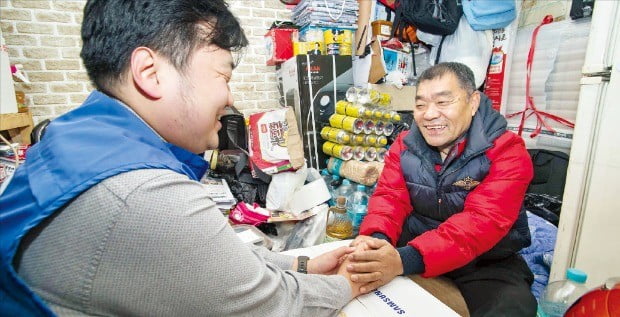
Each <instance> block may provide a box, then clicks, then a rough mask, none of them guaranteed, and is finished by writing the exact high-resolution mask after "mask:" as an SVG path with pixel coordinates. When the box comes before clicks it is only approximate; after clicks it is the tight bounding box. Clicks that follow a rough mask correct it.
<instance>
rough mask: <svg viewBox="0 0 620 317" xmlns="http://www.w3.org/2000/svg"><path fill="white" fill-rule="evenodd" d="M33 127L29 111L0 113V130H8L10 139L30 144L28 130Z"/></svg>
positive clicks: (30, 130)
mask: <svg viewBox="0 0 620 317" xmlns="http://www.w3.org/2000/svg"><path fill="white" fill-rule="evenodd" d="M33 127H34V122H33V121H32V114H31V113H30V112H24V113H8V114H0V131H5V130H7V131H9V135H10V136H11V139H12V141H15V142H20V143H22V144H30V132H32V128H33Z"/></svg>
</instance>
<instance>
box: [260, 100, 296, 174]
mask: <svg viewBox="0 0 620 317" xmlns="http://www.w3.org/2000/svg"><path fill="white" fill-rule="evenodd" d="M249 121H250V127H249V142H248V143H249V144H250V146H249V152H250V159H251V160H252V162H253V163H254V164H255V165H256V167H258V168H260V169H261V170H262V171H263V172H264V173H266V174H270V175H273V174H276V173H279V172H283V171H291V170H297V169H299V168H300V167H302V166H303V165H304V157H303V147H302V143H301V137H300V136H299V129H298V128H297V122H296V121H295V114H294V113H293V109H292V108H290V107H286V108H282V109H278V110H272V111H267V112H261V113H255V114H252V115H250V118H249ZM252 172H253V174H254V171H252Z"/></svg>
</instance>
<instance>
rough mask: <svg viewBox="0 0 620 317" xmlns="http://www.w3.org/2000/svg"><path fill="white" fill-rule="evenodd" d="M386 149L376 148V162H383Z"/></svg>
mask: <svg viewBox="0 0 620 317" xmlns="http://www.w3.org/2000/svg"><path fill="white" fill-rule="evenodd" d="M387 151H388V150H387V149H386V148H383V147H381V148H377V161H378V162H383V161H385V155H386V154H387Z"/></svg>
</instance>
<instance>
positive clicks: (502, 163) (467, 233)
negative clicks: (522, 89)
mask: <svg viewBox="0 0 620 317" xmlns="http://www.w3.org/2000/svg"><path fill="white" fill-rule="evenodd" d="M441 162H442V161H441V157H440V155H439V153H438V152H437V151H436V150H435V149H434V148H432V147H430V146H429V145H427V143H426V142H425V140H424V138H423V136H422V134H421V133H420V131H419V129H418V128H417V127H416V126H415V124H414V125H413V126H412V128H411V130H410V131H405V132H403V133H401V134H400V135H399V136H398V137H397V139H396V140H395V142H394V144H392V146H391V147H390V150H389V151H388V154H387V155H386V158H385V167H384V169H383V172H382V174H381V177H380V178H379V181H378V184H377V188H376V190H375V192H374V194H373V195H372V197H371V199H370V201H369V204H368V214H367V216H366V217H365V218H364V221H363V223H362V225H361V227H360V234H361V235H373V234H382V235H385V236H386V237H387V238H388V239H389V241H390V242H391V243H392V244H394V245H396V242H397V241H398V240H399V237H400V234H401V232H402V227H403V224H405V223H406V225H407V226H408V229H409V231H410V232H411V233H412V234H413V237H414V238H413V239H412V240H411V241H409V242H408V245H410V246H412V247H413V248H415V249H416V250H417V251H418V252H419V253H420V255H421V256H422V261H423V264H424V272H423V273H422V276H424V277H432V276H437V275H442V274H444V273H447V272H450V271H452V270H455V269H457V268H460V267H463V266H465V265H467V264H468V263H470V262H472V260H474V259H480V260H494V259H502V258H505V257H508V256H510V255H512V254H514V253H516V252H517V251H519V250H520V249H522V248H524V247H527V246H529V245H530V232H529V228H528V222H527V215H526V214H525V209H524V208H523V206H522V205H523V198H524V196H525V192H526V189H527V187H528V184H529V183H530V181H531V179H532V177H533V167H532V162H531V159H530V156H529V155H528V152H527V150H526V148H525V144H524V142H523V139H521V137H519V136H517V135H516V134H514V133H513V132H510V131H507V130H506V120H505V119H504V117H503V116H501V115H500V114H499V113H498V112H497V111H495V110H493V109H492V108H491V102H490V101H489V99H488V98H487V97H486V96H484V95H482V98H481V101H480V107H479V109H478V111H477V113H476V114H475V115H474V117H473V119H472V123H471V126H470V128H469V130H468V131H467V132H466V143H465V148H464V150H463V151H462V153H461V154H460V155H459V156H458V157H457V158H455V159H453V160H452V161H451V162H450V163H449V164H448V165H447V166H442V168H441V170H440V171H439V172H438V171H437V170H436V168H435V166H436V165H441Z"/></svg>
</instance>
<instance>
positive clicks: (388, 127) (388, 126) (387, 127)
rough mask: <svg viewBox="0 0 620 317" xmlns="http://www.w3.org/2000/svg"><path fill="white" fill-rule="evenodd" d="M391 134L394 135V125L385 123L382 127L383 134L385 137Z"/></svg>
mask: <svg viewBox="0 0 620 317" xmlns="http://www.w3.org/2000/svg"><path fill="white" fill-rule="evenodd" d="M392 133H394V124H393V123H392V122H386V123H385V126H384V127H383V134H384V135H385V136H390V135H392Z"/></svg>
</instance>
